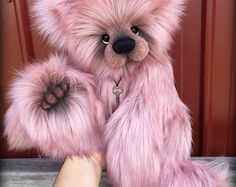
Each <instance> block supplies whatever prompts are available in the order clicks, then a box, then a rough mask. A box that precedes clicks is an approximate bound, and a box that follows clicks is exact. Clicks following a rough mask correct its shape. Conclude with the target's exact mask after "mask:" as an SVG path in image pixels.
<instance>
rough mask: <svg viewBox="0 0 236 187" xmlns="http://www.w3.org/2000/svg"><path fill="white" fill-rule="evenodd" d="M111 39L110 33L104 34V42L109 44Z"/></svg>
mask: <svg viewBox="0 0 236 187" xmlns="http://www.w3.org/2000/svg"><path fill="white" fill-rule="evenodd" d="M109 41H110V36H109V35H108V34H104V35H103V36H102V42H103V43H104V44H106V45H107V44H108V43H109Z"/></svg>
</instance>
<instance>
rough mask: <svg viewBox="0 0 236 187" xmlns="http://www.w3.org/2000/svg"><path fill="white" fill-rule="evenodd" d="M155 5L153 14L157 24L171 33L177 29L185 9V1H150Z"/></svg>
mask: <svg viewBox="0 0 236 187" xmlns="http://www.w3.org/2000/svg"><path fill="white" fill-rule="evenodd" d="M151 1H153V3H154V4H155V5H154V6H153V7H154V9H153V14H154V15H155V17H156V19H157V21H158V23H159V24H161V25H162V26H164V27H165V29H166V30H167V31H168V32H170V33H172V32H174V31H175V30H176V29H177V28H179V24H180V21H181V18H182V16H183V14H184V9H185V7H186V0H151Z"/></svg>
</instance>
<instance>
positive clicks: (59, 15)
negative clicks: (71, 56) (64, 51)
mask: <svg viewBox="0 0 236 187" xmlns="http://www.w3.org/2000/svg"><path fill="white" fill-rule="evenodd" d="M80 1H81V0H37V1H36V3H35V4H34V5H33V7H32V11H31V15H32V18H33V27H34V28H36V29H37V30H39V32H40V33H41V34H42V35H43V36H44V37H46V38H47V39H48V40H49V43H50V44H52V45H54V46H56V47H59V48H66V45H67V40H68V31H67V30H66V26H65V25H66V24H65V23H67V22H68V19H69V18H68V15H69V14H70V13H71V11H72V9H74V8H75V7H76V4H78V2H80Z"/></svg>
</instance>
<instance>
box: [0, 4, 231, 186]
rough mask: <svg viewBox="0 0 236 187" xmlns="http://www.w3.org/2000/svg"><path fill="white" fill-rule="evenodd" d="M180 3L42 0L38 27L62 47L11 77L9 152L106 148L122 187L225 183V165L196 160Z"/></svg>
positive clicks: (57, 154)
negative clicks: (176, 64)
mask: <svg viewBox="0 0 236 187" xmlns="http://www.w3.org/2000/svg"><path fill="white" fill-rule="evenodd" d="M183 8H184V1H183V0H40V1H38V2H37V3H36V5H35V6H34V15H35V24H36V25H37V27H38V28H39V30H40V31H41V33H42V34H43V35H45V36H47V37H48V39H49V41H50V42H51V44H53V45H55V46H56V47H58V48H60V49H62V50H63V51H64V53H61V54H55V55H51V57H49V58H48V60H45V61H44V62H42V63H38V64H32V65H30V66H28V67H27V68H26V69H25V70H24V71H22V72H21V73H20V74H19V75H18V77H17V78H16V80H15V81H14V82H13V84H12V87H11V90H10V92H9V97H10V99H11V101H12V105H11V106H10V108H9V110H8V112H7V114H6V118H5V119H6V120H5V121H6V126H5V135H6V136H7V138H8V141H9V145H10V147H11V148H12V149H28V148H32V147H35V148H37V149H39V150H40V151H41V152H42V153H43V154H45V155H46V156H50V157H52V158H60V159H63V158H65V157H67V156H70V155H81V156H84V155H86V156H89V155H90V154H91V153H93V152H96V151H104V152H105V155H106V163H107V171H108V175H109V178H110V180H111V183H112V184H113V185H114V186H117V187H133V186H135V187H143V186H145V187H159V186H160V187H179V186H183V187H190V186H191V187H200V186H203V187H226V186H227V185H228V181H227V177H228V175H227V172H228V168H227V165H226V164H224V163H220V162H219V163H218V162H216V163H210V164H206V163H201V162H199V161H191V160H190V153H191V143H192V134H191V124H190V117H189V115H188V109H187V107H186V106H185V105H184V104H183V103H182V101H181V100H180V98H179V96H178V93H177V91H176V88H175V85H174V77H173V70H172V64H171V59H170V57H169V55H168V50H169V49H170V45H171V41H172V35H173V33H174V32H175V31H176V29H178V27H179V22H180V17H181V15H182V12H183Z"/></svg>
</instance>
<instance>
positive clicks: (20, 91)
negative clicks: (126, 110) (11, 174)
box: [5, 55, 105, 158]
mask: <svg viewBox="0 0 236 187" xmlns="http://www.w3.org/2000/svg"><path fill="white" fill-rule="evenodd" d="M66 61H67V58H66V57H61V56H57V55H54V56H52V57H50V59H49V60H47V61H46V62H44V63H43V64H33V65H30V66H28V67H27V68H26V69H25V70H24V71H23V72H21V73H19V76H18V78H17V79H16V81H15V82H14V83H13V85H12V89H11V91H10V93H9V98H10V100H11V101H12V105H11V107H10V108H9V110H8V112H7V114H6V130H5V135H6V136H7V137H8V140H9V143H10V148H11V149H15V148H17V149H18V148H29V147H36V148H38V149H40V150H41V151H42V152H43V153H44V154H45V155H47V156H51V157H53V158H65V157H66V156H68V155H75V154H79V155H89V154H91V152H93V151H98V150H100V151H101V150H103V147H104V143H103V140H102V138H101V137H102V134H103V128H104V126H103V125H104V121H105V116H104V112H103V106H102V104H101V102H100V101H99V100H98V98H97V96H96V95H95V91H94V80H93V78H92V76H91V75H88V74H85V73H81V72H80V71H77V70H76V69H75V68H72V67H69V66H68V65H66ZM64 78H66V79H68V80H69V82H70V93H69V95H68V97H67V98H66V99H67V101H66V102H65V103H64V105H63V106H61V108H58V110H56V111H50V112H48V111H45V110H43V109H42V108H41V107H40V101H41V100H42V94H43V91H44V90H46V89H47V86H48V85H49V84H50V83H51V82H60V81H61V80H63V79H64ZM97 119H99V121H98V120H97ZM18 133H19V134H18ZM29 145H31V146H29ZM84 145H86V146H84Z"/></svg>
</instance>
